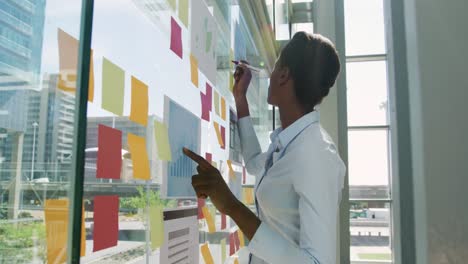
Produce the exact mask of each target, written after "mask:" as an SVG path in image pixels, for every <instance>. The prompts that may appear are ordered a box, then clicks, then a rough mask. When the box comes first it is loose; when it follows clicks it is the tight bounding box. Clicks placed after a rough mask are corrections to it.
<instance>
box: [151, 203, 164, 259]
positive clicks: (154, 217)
mask: <svg viewBox="0 0 468 264" xmlns="http://www.w3.org/2000/svg"><path fill="white" fill-rule="evenodd" d="M149 214H150V215H149V216H150V239H151V249H153V250H155V249H156V248H158V247H160V246H162V244H163V242H164V219H163V208H162V207H161V206H158V205H153V206H151V207H150V210H149Z"/></svg>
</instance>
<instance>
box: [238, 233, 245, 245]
mask: <svg viewBox="0 0 468 264" xmlns="http://www.w3.org/2000/svg"><path fill="white" fill-rule="evenodd" d="M237 236H238V237H239V246H240V247H245V241H244V233H242V231H241V230H240V229H239V230H237Z"/></svg>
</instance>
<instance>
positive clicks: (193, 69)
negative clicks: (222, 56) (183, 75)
mask: <svg viewBox="0 0 468 264" xmlns="http://www.w3.org/2000/svg"><path fill="white" fill-rule="evenodd" d="M190 76H191V80H192V83H193V85H195V86H196V87H198V60H197V58H195V56H193V54H190Z"/></svg>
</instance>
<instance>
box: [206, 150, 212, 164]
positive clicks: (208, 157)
mask: <svg viewBox="0 0 468 264" xmlns="http://www.w3.org/2000/svg"><path fill="white" fill-rule="evenodd" d="M205 159H206V160H207V161H208V162H211V161H212V160H213V154H211V153H208V152H206V153H205Z"/></svg>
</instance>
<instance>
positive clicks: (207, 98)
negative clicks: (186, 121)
mask: <svg viewBox="0 0 468 264" xmlns="http://www.w3.org/2000/svg"><path fill="white" fill-rule="evenodd" d="M205 87H206V88H205V90H206V91H205V93H202V92H200V97H201V105H202V119H203V120H206V121H208V122H209V121H210V111H211V107H212V100H213V96H212V92H213V89H212V88H211V85H209V84H208V83H206V86H205Z"/></svg>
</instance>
